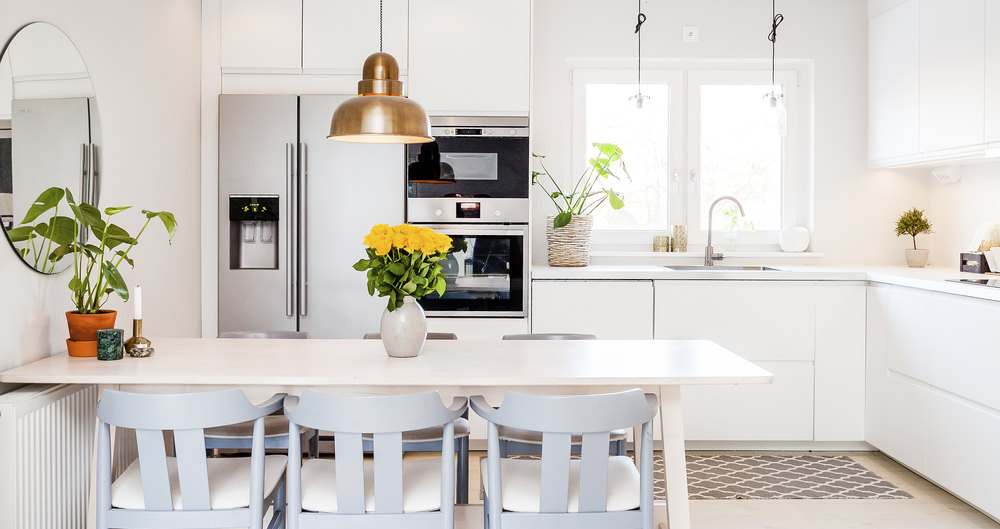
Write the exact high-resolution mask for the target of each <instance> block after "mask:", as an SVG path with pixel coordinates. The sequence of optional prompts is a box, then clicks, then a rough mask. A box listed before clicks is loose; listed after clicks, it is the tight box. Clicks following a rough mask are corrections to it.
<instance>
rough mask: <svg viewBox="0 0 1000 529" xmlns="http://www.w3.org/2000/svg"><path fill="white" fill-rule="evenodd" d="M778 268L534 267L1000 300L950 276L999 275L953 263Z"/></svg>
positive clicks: (576, 276)
mask: <svg viewBox="0 0 1000 529" xmlns="http://www.w3.org/2000/svg"><path fill="white" fill-rule="evenodd" d="M776 268H780V270H777V271H752V270H729V271H703V270H669V269H668V268H666V267H664V266H660V265H593V266H585V267H551V266H544V265H535V266H533V267H532V268H531V278H532V279H534V280H601V279H605V280H610V279H618V280H642V279H646V280H710V279H723V280H743V281H871V282H875V283H887V284H892V285H899V286H905V287H911V288H919V289H923V290H931V291H935V292H944V293H948V294H956V295H960V296H968V297H974V298H979V299H987V300H992V301H1000V288H992V287H987V286H981V285H971V284H961V283H952V282H949V281H945V280H946V279H984V278H997V276H986V275H982V274H970V273H965V272H959V271H957V270H955V269H954V268H949V267H928V268H907V267H905V266H836V267H833V266H784V265H777V266H776Z"/></svg>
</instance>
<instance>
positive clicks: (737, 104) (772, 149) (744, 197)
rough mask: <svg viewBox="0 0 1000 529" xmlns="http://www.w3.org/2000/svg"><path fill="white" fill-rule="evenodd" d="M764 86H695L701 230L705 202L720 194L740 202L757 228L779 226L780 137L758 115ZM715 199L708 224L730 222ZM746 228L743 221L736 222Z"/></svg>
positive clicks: (705, 224)
mask: <svg viewBox="0 0 1000 529" xmlns="http://www.w3.org/2000/svg"><path fill="white" fill-rule="evenodd" d="M770 89H771V86H770V85H702V86H701V185H700V196H699V203H700V208H699V210H698V211H699V212H700V215H699V216H700V220H701V229H703V230H706V229H708V207H709V206H710V205H711V203H712V201H714V200H715V199H716V198H718V197H720V196H722V195H732V196H734V197H736V198H738V199H739V200H740V202H742V203H743V208H744V209H745V210H746V214H747V220H748V221H750V222H752V223H753V228H754V229H757V230H779V229H781V177H782V156H781V149H782V141H781V136H779V135H778V132H777V130H776V129H774V128H769V127H767V125H766V124H765V119H764V109H765V105H764V100H763V96H764V94H765V93H767V92H768V91H769V90H770ZM730 207H735V206H734V205H733V204H732V203H729V202H726V203H722V202H720V203H719V205H718V206H716V208H715V212H714V217H715V218H714V220H713V221H712V222H713V224H712V227H713V229H724V228H726V227H727V224H726V223H731V222H732V221H731V220H729V219H731V218H732V217H731V216H730V217H729V218H727V217H726V216H725V215H724V214H723V212H725V211H726V210H727V209H728V208H730ZM744 226H747V227H749V225H747V224H743V225H740V226H738V229H739V228H742V227H744Z"/></svg>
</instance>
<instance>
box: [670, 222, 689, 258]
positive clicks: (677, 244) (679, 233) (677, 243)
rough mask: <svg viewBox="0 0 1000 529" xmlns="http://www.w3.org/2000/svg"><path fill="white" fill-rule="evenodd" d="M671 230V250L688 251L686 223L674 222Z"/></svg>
mask: <svg viewBox="0 0 1000 529" xmlns="http://www.w3.org/2000/svg"><path fill="white" fill-rule="evenodd" d="M671 231H672V232H673V234H674V236H673V237H672V238H671V241H672V243H673V244H672V246H671V248H672V249H671V250H670V251H672V252H686V251H688V227H687V225H686V224H674V225H673V226H672V227H671Z"/></svg>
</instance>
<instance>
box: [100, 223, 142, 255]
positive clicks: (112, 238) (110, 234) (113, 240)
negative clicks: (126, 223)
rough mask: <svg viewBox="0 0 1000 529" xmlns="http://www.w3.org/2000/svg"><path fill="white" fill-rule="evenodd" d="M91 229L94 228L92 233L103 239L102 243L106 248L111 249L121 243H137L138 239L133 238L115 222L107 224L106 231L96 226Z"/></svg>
mask: <svg viewBox="0 0 1000 529" xmlns="http://www.w3.org/2000/svg"><path fill="white" fill-rule="evenodd" d="M92 229H93V230H94V234H96V235H97V237H98V238H99V239H101V240H103V241H104V245H105V246H106V247H108V249H112V248H114V247H116V246H118V245H119V244H122V243H125V244H130V245H134V244H138V243H139V241H137V240H135V239H133V238H132V236H131V235H129V233H128V232H127V231H125V228H122V227H121V226H118V225H116V224H111V225H109V226H108V227H107V231H106V232H105V231H104V230H100V229H98V228H96V227H94V228H92Z"/></svg>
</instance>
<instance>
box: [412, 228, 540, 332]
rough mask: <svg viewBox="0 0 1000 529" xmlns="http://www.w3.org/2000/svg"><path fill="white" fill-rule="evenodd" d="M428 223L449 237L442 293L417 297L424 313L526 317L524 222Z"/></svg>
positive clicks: (443, 262) (525, 233) (526, 272)
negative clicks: (445, 284) (444, 287)
mask: <svg viewBox="0 0 1000 529" xmlns="http://www.w3.org/2000/svg"><path fill="white" fill-rule="evenodd" d="M428 226H429V227H431V228H433V229H434V230H435V231H438V232H440V233H444V234H446V235H448V236H450V237H451V239H452V251H451V253H449V254H448V258H447V259H446V260H444V261H442V262H441V266H442V267H443V268H444V272H445V273H446V274H447V276H446V279H445V281H446V283H447V288H446V289H445V293H444V295H442V296H439V295H437V294H436V293H433V294H430V295H428V296H424V297H423V298H421V299H420V305H421V307H423V309H424V311H425V312H426V313H427V315H428V316H457V317H463V316H464V317H511V318H524V317H526V315H527V288H526V287H527V285H528V259H527V258H526V256H527V254H526V253H525V252H526V244H525V243H526V240H527V233H528V226H527V224H511V225H486V224H479V225H472V224H433V225H428Z"/></svg>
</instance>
